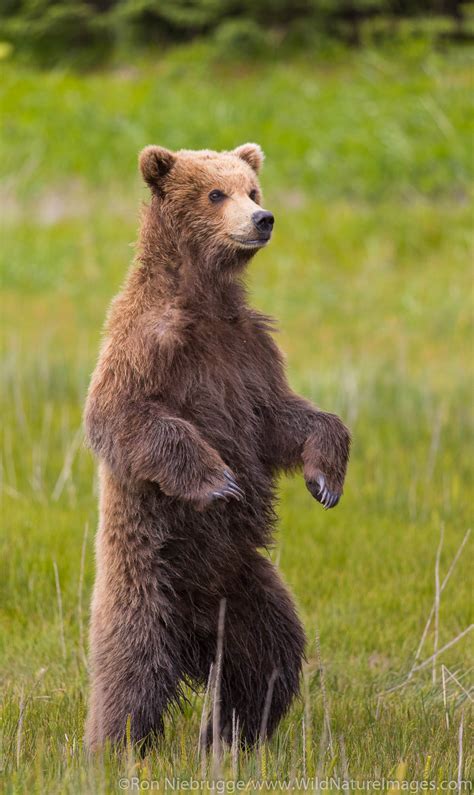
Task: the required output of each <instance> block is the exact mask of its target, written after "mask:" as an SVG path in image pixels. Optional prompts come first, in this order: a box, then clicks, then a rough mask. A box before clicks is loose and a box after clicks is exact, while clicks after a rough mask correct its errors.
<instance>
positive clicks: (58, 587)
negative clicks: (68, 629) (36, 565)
mask: <svg viewBox="0 0 474 795" xmlns="http://www.w3.org/2000/svg"><path fill="white" fill-rule="evenodd" d="M53 569H54V580H55V583H56V596H57V600H58V614H59V636H60V639H61V650H62V653H63V658H64V660H65V659H66V640H65V637H64V618H63V600H62V596H61V585H60V583H59V572H58V566H57V563H56V561H55V560H53Z"/></svg>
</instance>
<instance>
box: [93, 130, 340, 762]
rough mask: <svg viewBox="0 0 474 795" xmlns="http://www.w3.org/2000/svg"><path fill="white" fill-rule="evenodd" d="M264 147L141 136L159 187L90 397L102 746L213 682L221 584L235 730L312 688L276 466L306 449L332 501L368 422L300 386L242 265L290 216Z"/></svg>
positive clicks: (141, 735) (322, 497)
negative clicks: (252, 302) (169, 144)
mask: <svg viewBox="0 0 474 795" xmlns="http://www.w3.org/2000/svg"><path fill="white" fill-rule="evenodd" d="M262 161H263V153H262V151H261V149H260V147H259V146H257V145H256V144H244V145H243V146H240V147H238V148H237V149H235V150H234V151H230V152H212V151H207V150H206V151H184V150H183V151H179V152H171V151H169V150H167V149H164V148H162V147H158V146H148V147H147V148H145V149H144V150H143V151H142V153H141V155H140V169H141V172H142V174H143V177H144V179H145V182H146V183H147V185H148V187H149V188H150V191H151V203H150V205H149V207H147V208H146V209H145V211H144V216H143V219H142V224H141V230H140V237H139V246H138V253H137V257H136V262H135V265H134V267H133V268H132V270H131V272H130V273H129V276H128V278H127V281H126V283H125V286H124V288H123V290H122V291H121V293H120V294H119V295H118V296H117V297H116V298H115V300H114V302H113V304H112V307H111V310H110V313H109V316H108V320H107V325H106V333H105V339H104V342H103V346H102V350H101V353H100V357H99V361H98V364H97V367H96V370H95V372H94V374H93V377H92V382H91V385H90V389H89V394H88V398H87V405H86V410H85V426H86V434H87V439H88V443H89V445H90V447H91V448H92V450H93V451H94V453H95V454H96V455H97V457H98V459H99V462H100V526H99V531H98V537H97V576H96V582H95V587H94V595H93V600H92V625H91V636H90V644H91V672H92V693H91V701H90V706H89V715H88V720H87V728H86V741H87V745H88V747H89V748H90V749H94V748H98V747H100V746H101V745H102V744H103V743H104V742H105V741H106V740H110V741H112V742H115V741H120V740H121V739H123V737H124V735H125V731H126V726H127V724H128V726H129V727H130V731H131V736H132V739H133V740H136V741H138V740H142V739H145V738H147V737H148V738H149V737H153V736H154V735H156V734H159V733H161V732H162V731H163V717H164V715H165V713H166V711H167V710H168V709H169V708H170V707H171V706H172V705H173V704H174V703H176V702H177V701H179V699H180V696H181V695H182V686H183V683H188V684H191V685H192V686H202V685H203V684H205V683H206V682H207V680H208V677H209V672H210V668H211V664H212V662H213V661H214V660H215V658H216V647H217V642H218V623H219V611H220V606H221V603H222V602H223V600H225V622H224V632H223V639H222V644H223V646H222V658H221V659H222V663H221V683H220V699H221V703H220V726H219V731H220V734H221V737H222V738H223V739H224V740H228V739H229V737H230V735H231V732H232V725H233V720H234V725H236V723H237V721H238V726H239V731H240V741H241V742H242V744H244V745H251V744H253V743H255V742H256V741H257V740H258V739H259V736H260V731H261V727H262V718H263V716H264V713H265V719H264V724H265V732H266V734H267V735H270V734H271V732H272V731H273V730H274V729H275V727H276V725H277V723H278V721H279V719H280V718H281V717H282V715H283V714H284V713H285V711H286V710H287V709H288V707H289V705H290V703H291V701H292V698H293V697H294V695H295V694H296V693H297V691H298V685H299V677H300V672H301V663H302V659H303V654H304V643H305V637H304V632H303V628H302V626H301V623H300V621H299V619H298V617H297V615H296V612H295V608H294V605H293V602H292V599H291V597H290V595H289V593H288V591H287V589H286V587H285V586H284V584H283V583H282V581H281V579H280V577H279V574H278V572H277V570H276V569H275V567H274V566H273V565H272V563H271V562H270V560H269V559H268V557H265V556H264V555H262V554H261V552H260V551H259V550H260V549H261V548H265V547H267V546H268V545H269V544H270V543H271V541H272V531H273V528H274V525H275V518H276V517H275V513H274V500H275V483H276V477H277V475H278V473H279V472H280V471H281V470H286V471H291V470H295V469H296V468H298V467H302V468H303V473H304V477H305V480H306V485H307V487H308V489H309V491H310V492H311V494H312V496H313V497H314V498H315V499H316V500H318V501H319V502H320V503H321V504H322V505H323V506H324V507H325V508H332V507H334V506H335V505H336V504H337V502H338V500H339V499H340V497H341V494H342V488H343V483H344V476H345V472H346V466H347V461H348V455H349V444H350V437H349V432H348V430H347V429H346V427H345V426H344V425H343V423H342V422H341V420H340V419H339V418H338V417H336V416H335V415H333V414H327V413H325V412H322V411H319V410H318V409H317V408H315V407H314V406H313V405H312V404H311V403H310V402H308V401H307V400H305V399H304V398H301V397H299V396H298V395H296V394H294V393H293V392H292V391H291V389H290V387H289V386H288V383H287V380H286V377H285V370H284V364H283V359H282V356H281V354H280V352H279V350H278V348H277V346H276V345H275V342H274V341H273V339H272V336H271V334H270V332H271V328H272V325H271V320H270V319H269V318H267V317H265V316H264V315H262V314H260V313H259V312H256V311H255V310H253V309H251V308H250V307H249V306H248V304H247V300H246V292H245V287H244V284H243V282H242V276H243V273H244V269H245V266H246V265H247V264H248V262H249V260H251V258H252V257H253V256H254V254H255V253H256V252H257V251H258V249H260V248H263V247H264V246H265V245H266V244H267V243H268V241H269V240H270V237H271V234H272V228H273V222H274V219H273V215H272V214H271V213H270V212H268V211H267V210H264V209H262V206H261V202H262V199H261V192H260V186H259V182H258V178H257V174H258V172H259V170H260V167H261V165H262ZM270 686H271V701H270V707H269V711H268V703H267V705H266V702H268V701H269V700H270V698H269V696H267V694H268V693H269V692H270ZM211 733H212V727H209V728H208V729H207V741H210V739H211V737H210V735H211Z"/></svg>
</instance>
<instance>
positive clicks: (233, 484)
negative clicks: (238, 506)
mask: <svg viewBox="0 0 474 795" xmlns="http://www.w3.org/2000/svg"><path fill="white" fill-rule="evenodd" d="M244 498H245V494H244V492H243V491H242V489H241V488H240V486H239V485H238V483H237V481H236V479H235V477H234V474H233V473H232V472H231V471H230V469H225V470H224V472H223V474H222V476H221V477H218V478H215V479H213V481H211V482H210V483H209V482H208V483H207V484H206V486H205V487H204V488H203V493H202V494H201V495H200V496H199V497H198V498H197V499H196V500H195V501H194V502H195V505H196V507H197V508H198V510H201V511H202V510H203V509H204V508H207V506H208V505H210V504H211V503H213V502H214V501H215V500H224V501H225V502H228V501H229V500H230V499H232V500H237V501H238V502H241V501H242V500H243V499H244Z"/></svg>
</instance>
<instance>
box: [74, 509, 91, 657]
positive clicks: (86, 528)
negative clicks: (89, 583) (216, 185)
mask: <svg viewBox="0 0 474 795" xmlns="http://www.w3.org/2000/svg"><path fill="white" fill-rule="evenodd" d="M88 533H89V525H88V523H87V522H86V523H85V525H84V535H83V537H82V549H81V565H80V568H79V584H78V588H77V621H78V625H79V653H80V655H81V657H82V661H83V663H84V667H85V668H86V669H87V668H88V664H87V654H86V647H85V642H84V621H83V618H82V591H83V586H84V566H85V561H86V548H87V536H88Z"/></svg>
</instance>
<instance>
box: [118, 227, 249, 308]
mask: <svg viewBox="0 0 474 795" xmlns="http://www.w3.org/2000/svg"><path fill="white" fill-rule="evenodd" d="M150 220H151V219H150V218H149V216H148V217H145V219H144V223H143V224H142V228H141V234H140V241H139V245H138V256H137V260H136V268H135V269H134V270H133V271H132V274H131V281H130V282H129V288H131V289H132V291H134V290H135V289H138V290H139V291H140V293H142V297H143V298H145V296H146V300H145V304H146V305H148V307H150V308H151V307H152V306H163V305H167V304H170V303H172V304H173V305H174V306H176V307H179V308H182V309H183V310H185V311H187V312H189V313H192V314H193V315H194V316H207V317H222V318H227V319H229V320H232V319H237V318H238V317H239V316H240V315H241V314H242V313H244V312H245V310H246V308H247V293H246V289H245V285H244V284H243V282H242V280H241V278H240V274H241V273H242V270H243V267H244V265H245V264H246V263H245V260H244V259H242V260H239V259H238V257H239V255H238V254H237V255H236V261H235V262H234V261H229V260H226V259H225V258H223V257H222V256H219V252H211V253H210V255H209V258H208V260H207V261H205V262H203V261H202V255H201V257H200V256H199V254H198V253H197V252H192V251H189V250H187V251H180V250H179V247H178V246H177V245H176V242H175V240H174V236H173V235H172V234H170V233H167V230H166V228H165V227H164V226H163V225H162V224H157V223H156V217H155V218H154V219H153V221H154V222H153V223H150V222H149V221H150ZM213 258H214V259H213ZM143 294H145V295H143ZM142 305H143V304H142Z"/></svg>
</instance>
